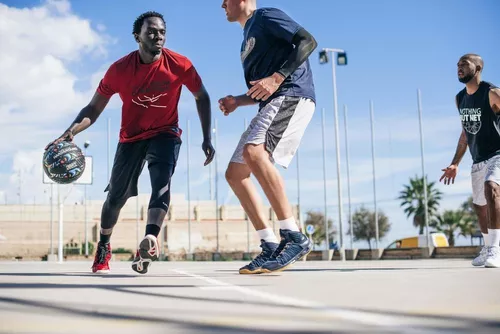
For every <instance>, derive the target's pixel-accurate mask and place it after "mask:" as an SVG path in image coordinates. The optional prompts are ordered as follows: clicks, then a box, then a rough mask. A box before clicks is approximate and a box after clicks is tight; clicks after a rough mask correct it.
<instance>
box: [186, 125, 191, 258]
mask: <svg viewBox="0 0 500 334" xmlns="http://www.w3.org/2000/svg"><path fill="white" fill-rule="evenodd" d="M186 128H187V197H188V198H187V200H188V254H191V183H190V182H191V180H190V169H189V165H190V154H191V150H190V147H189V145H190V141H189V119H188V120H187V127H186Z"/></svg>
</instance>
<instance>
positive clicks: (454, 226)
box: [430, 210, 468, 246]
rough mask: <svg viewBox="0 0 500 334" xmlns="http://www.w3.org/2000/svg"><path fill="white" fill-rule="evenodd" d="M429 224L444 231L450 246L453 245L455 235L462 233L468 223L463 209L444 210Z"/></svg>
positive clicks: (439, 230)
mask: <svg viewBox="0 0 500 334" xmlns="http://www.w3.org/2000/svg"><path fill="white" fill-rule="evenodd" d="M430 226H431V227H433V228H435V229H436V230H437V231H438V232H442V233H444V234H445V235H446V237H447V238H448V243H449V244H450V246H455V235H457V236H458V235H459V234H462V231H463V230H464V229H466V228H467V226H468V225H467V220H466V217H465V213H464V211H463V210H446V211H444V212H443V214H441V215H439V216H437V217H436V218H435V219H434V220H433V221H432V223H431V225H430Z"/></svg>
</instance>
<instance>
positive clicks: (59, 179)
mask: <svg viewBox="0 0 500 334" xmlns="http://www.w3.org/2000/svg"><path fill="white" fill-rule="evenodd" d="M42 163H43V170H44V171H45V174H47V176H48V177H49V179H51V180H52V181H54V182H55V183H59V184H68V183H72V182H75V181H76V180H78V179H79V178H80V176H82V174H83V172H84V171H85V156H84V155H83V153H82V150H81V149H80V148H79V147H78V146H77V145H76V144H74V143H72V142H68V141H63V142H60V143H58V144H55V145H51V146H49V147H48V148H47V150H46V151H45V153H44V154H43V162H42Z"/></svg>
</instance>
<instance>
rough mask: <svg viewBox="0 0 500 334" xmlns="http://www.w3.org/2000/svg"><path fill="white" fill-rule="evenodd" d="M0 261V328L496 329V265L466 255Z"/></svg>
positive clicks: (499, 315) (499, 295) (499, 296)
mask: <svg viewBox="0 0 500 334" xmlns="http://www.w3.org/2000/svg"><path fill="white" fill-rule="evenodd" d="M130 264H131V263H130V262H114V263H111V266H112V272H111V273H110V274H108V275H97V276H96V275H93V274H91V273H90V266H91V262H90V261H89V262H66V263H63V264H58V263H47V262H0V333H94V332H104V333H138V332H139V331H141V332H143V331H147V332H148V333H167V332H168V333H277V332H286V333H299V332H300V333H341V332H357V333H359V332H367V333H368V332H369V333H374V332H384V333H387V332H394V333H433V332H444V331H450V330H451V331H452V332H455V333H456V332H474V333H490V332H499V331H500V269H487V268H473V267H472V266H471V265H470V261H469V260H436V259H431V260H409V261H348V262H345V263H341V262H337V261H331V262H299V263H296V264H295V265H294V266H293V267H292V268H290V269H289V270H287V271H284V272H282V273H276V274H262V275H251V276H246V275H239V274H238V268H239V267H240V266H242V265H243V264H244V263H243V262H156V263H154V264H153V265H152V266H151V267H150V272H149V273H148V274H147V275H144V276H141V275H138V274H136V273H135V272H133V271H132V269H131V268H130Z"/></svg>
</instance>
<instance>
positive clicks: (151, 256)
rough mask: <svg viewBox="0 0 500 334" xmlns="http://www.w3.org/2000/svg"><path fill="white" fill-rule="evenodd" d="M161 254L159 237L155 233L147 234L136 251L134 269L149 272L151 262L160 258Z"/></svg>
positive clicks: (133, 262)
mask: <svg viewBox="0 0 500 334" xmlns="http://www.w3.org/2000/svg"><path fill="white" fill-rule="evenodd" d="M159 255H160V249H159V247H158V239H157V238H156V237H155V236H154V235H151V234H148V235H146V236H145V237H144V239H142V241H141V243H140V244H139V249H138V250H137V252H136V253H135V258H134V261H132V269H133V270H134V271H136V272H138V273H139V274H145V273H147V272H148V267H149V266H150V265H151V262H153V261H156V260H158V256H159Z"/></svg>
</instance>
